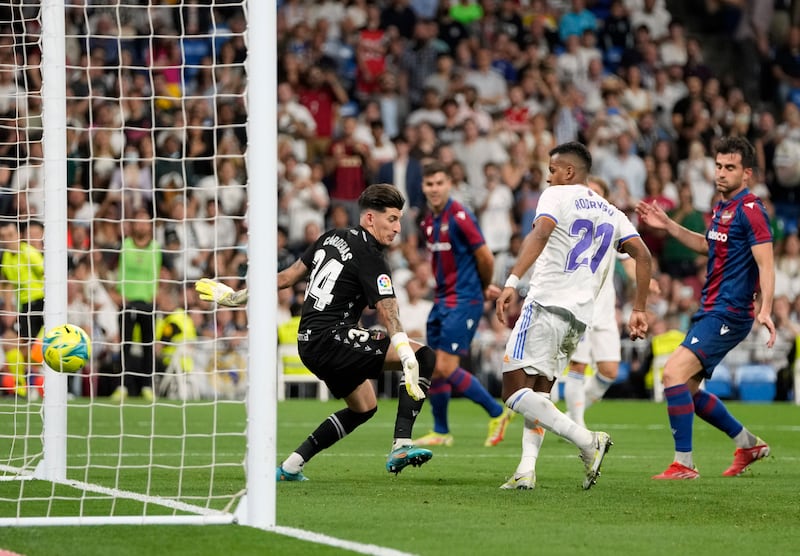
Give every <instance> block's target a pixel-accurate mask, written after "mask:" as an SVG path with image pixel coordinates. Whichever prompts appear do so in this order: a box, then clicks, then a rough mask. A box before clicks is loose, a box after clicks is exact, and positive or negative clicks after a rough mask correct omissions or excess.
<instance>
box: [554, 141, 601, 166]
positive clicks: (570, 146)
mask: <svg viewBox="0 0 800 556" xmlns="http://www.w3.org/2000/svg"><path fill="white" fill-rule="evenodd" d="M557 154H567V155H572V156H574V157H576V158H578V159H579V160H580V161H582V162H583V163H584V165H585V166H586V172H589V171H590V170H591V169H592V153H590V152H589V149H587V148H586V146H585V145H584V144H583V143H578V142H577V141H569V142H567V143H561V144H560V145H556V146H555V147H553V148H552V149H550V156H555V155H557Z"/></svg>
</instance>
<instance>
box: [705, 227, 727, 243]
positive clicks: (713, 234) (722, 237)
mask: <svg viewBox="0 0 800 556" xmlns="http://www.w3.org/2000/svg"><path fill="white" fill-rule="evenodd" d="M708 239H711V240H714V241H721V242H722V243H726V242H727V241H728V234H726V233H723V232H718V231H717V230H709V231H708Z"/></svg>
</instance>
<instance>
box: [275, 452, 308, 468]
mask: <svg viewBox="0 0 800 556" xmlns="http://www.w3.org/2000/svg"><path fill="white" fill-rule="evenodd" d="M305 464H306V462H305V460H304V459H303V456H301V455H300V454H298V453H297V452H292V453H291V454H289V457H288V458H286V459H285V460H283V463H282V464H281V467H282V468H283V470H284V471H286V472H287V473H299V472H300V471H302V470H303V466H304V465H305Z"/></svg>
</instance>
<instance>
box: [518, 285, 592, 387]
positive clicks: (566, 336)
mask: <svg viewBox="0 0 800 556" xmlns="http://www.w3.org/2000/svg"><path fill="white" fill-rule="evenodd" d="M584 330H586V326H585V325H584V324H583V323H581V322H578V321H577V320H575V317H574V316H572V314H571V313H569V311H567V310H566V309H561V308H559V307H542V306H541V305H539V304H538V303H536V302H535V301H532V300H525V305H523V307H522V313H521V314H520V316H519V318H518V319H517V322H516V324H514V330H512V331H511V336H509V338H508V343H506V353H505V356H504V357H503V372H504V373H505V372H509V371H515V370H517V369H522V370H523V371H525V374H528V375H532V376H546V377H547V378H548V380H555V379H556V378H557V377H559V376H561V373H562V372H563V371H564V369H565V368H566V366H567V363H568V362H569V359H570V356H571V355H572V353H573V352H574V351H575V346H577V344H578V340H579V339H580V337H581V335H582V334H583V332H584Z"/></svg>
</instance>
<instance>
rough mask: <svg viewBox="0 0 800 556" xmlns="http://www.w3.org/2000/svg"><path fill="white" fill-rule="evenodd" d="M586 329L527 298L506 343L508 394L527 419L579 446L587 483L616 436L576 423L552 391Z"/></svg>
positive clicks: (505, 391) (507, 398)
mask: <svg viewBox="0 0 800 556" xmlns="http://www.w3.org/2000/svg"><path fill="white" fill-rule="evenodd" d="M523 323H524V324H523ZM582 332H583V327H582V326H580V325H579V324H578V323H575V322H574V320H573V321H570V320H568V319H565V318H564V316H563V315H558V314H554V313H551V312H549V311H547V310H545V309H543V308H541V307H539V306H537V305H535V304H533V303H531V304H526V306H525V307H523V313H522V316H521V317H520V318H519V319H518V320H517V323H516V324H515V325H514V330H513V331H512V333H511V336H510V337H509V340H508V343H507V345H506V355H505V358H506V359H507V360H508V362H506V363H504V365H503V400H504V401H505V403H506V405H507V406H508V407H509V408H511V409H512V410H514V411H516V412H517V413H520V414H522V415H523V416H524V417H525V419H526V420H528V421H531V422H537V423H538V424H539V425H540V426H542V427H543V428H545V429H547V430H549V431H552V432H554V433H556V434H557V435H559V436H561V437H563V438H566V439H567V440H569V441H570V442H572V443H574V444H575V445H576V446H577V447H578V448H580V450H581V459H582V460H583V461H584V465H585V471H586V478H585V479H584V485H583V486H584V488H586V489H588V488H590V487H591V486H592V485H593V484H594V482H595V481H596V479H597V476H598V475H599V472H600V464H601V463H602V461H603V458H604V456H605V454H606V452H607V451H608V448H609V447H610V446H611V439H610V437H609V436H608V434H606V433H604V432H592V431H589V430H587V429H586V428H585V427H582V426H580V425H578V424H577V423H575V421H573V420H572V419H570V418H569V417H568V416H567V415H566V414H564V413H562V412H561V411H560V410H559V409H558V408H557V407H556V406H555V404H554V403H553V402H552V401H551V400H550V399H549V396H548V395H547V394H548V393H549V391H550V388H551V387H552V385H553V384H554V383H555V376H556V374H557V373H558V372H560V369H563V368H564V367H565V366H566V362H567V359H568V358H569V356H570V355H571V353H572V352H573V351H574V349H575V345H576V344H577V342H578V338H579V337H580V335H581V333H582ZM515 367H516V368H515ZM523 369H524V370H523ZM529 375H530V376H529ZM533 376H535V378H534V383H533V387H531V377H533Z"/></svg>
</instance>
